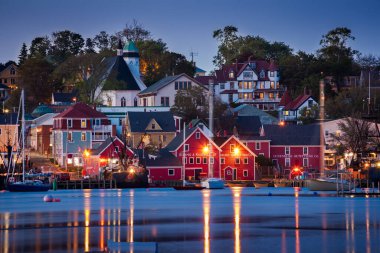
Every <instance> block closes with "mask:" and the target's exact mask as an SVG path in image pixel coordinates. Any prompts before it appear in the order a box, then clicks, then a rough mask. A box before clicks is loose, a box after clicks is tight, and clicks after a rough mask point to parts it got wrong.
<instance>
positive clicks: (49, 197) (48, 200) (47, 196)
mask: <svg viewBox="0 0 380 253" xmlns="http://www.w3.org/2000/svg"><path fill="white" fill-rule="evenodd" d="M44 202H53V196H51V195H45V196H44Z"/></svg>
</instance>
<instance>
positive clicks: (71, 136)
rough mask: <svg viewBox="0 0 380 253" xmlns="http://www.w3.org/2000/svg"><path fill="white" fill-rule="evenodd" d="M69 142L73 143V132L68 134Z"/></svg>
mask: <svg viewBox="0 0 380 253" xmlns="http://www.w3.org/2000/svg"><path fill="white" fill-rule="evenodd" d="M67 140H68V141H69V142H72V141H73V132H68V133H67Z"/></svg>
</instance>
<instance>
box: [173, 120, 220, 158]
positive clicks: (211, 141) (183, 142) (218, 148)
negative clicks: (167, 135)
mask: <svg viewBox="0 0 380 253" xmlns="http://www.w3.org/2000/svg"><path fill="white" fill-rule="evenodd" d="M197 130H199V131H200V132H201V133H202V134H203V136H204V137H206V138H207V140H208V142H209V143H212V144H213V145H214V147H215V148H216V149H217V150H219V151H222V149H221V148H220V147H218V145H216V143H215V142H214V141H213V140H211V139H210V138H209V137H208V136H207V135H206V134H205V133H204V132H203V131H202V129H200V128H199V127H198V126H197V128H196V129H195V130H194V131H193V132H192V133H191V134H190V135H189V136H188V137H187V138H186V139H185V140H184V141H182V143H181V144H180V145H178V147H177V148H176V149H174V150H170V151H171V152H175V151H177V150H178V149H179V148H180V147H181V146H182V145H185V144H186V142H187V140H189V139H190V137H191V136H193V135H194V134H195V132H196V131H197Z"/></svg>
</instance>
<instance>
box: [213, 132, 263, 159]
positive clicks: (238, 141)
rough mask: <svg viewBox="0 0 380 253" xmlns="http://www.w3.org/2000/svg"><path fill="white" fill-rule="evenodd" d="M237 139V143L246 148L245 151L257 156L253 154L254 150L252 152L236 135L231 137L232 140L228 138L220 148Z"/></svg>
mask: <svg viewBox="0 0 380 253" xmlns="http://www.w3.org/2000/svg"><path fill="white" fill-rule="evenodd" d="M232 138H233V139H235V140H236V141H237V143H239V144H240V145H241V146H242V147H244V149H245V150H247V151H248V152H249V153H250V154H251V155H253V156H255V157H256V156H257V155H256V154H255V153H253V152H252V150H250V149H249V148H248V147H247V146H246V145H244V144H243V143H242V142H241V141H240V140H239V139H238V138H236V137H235V135H231V137H230V138H228V139H227V140H226V141H225V142H224V143H223V144H222V145H221V146H220V148H222V147H223V146H224V145H226V144H227V143H228V142H229V141H230V140H231V139H232Z"/></svg>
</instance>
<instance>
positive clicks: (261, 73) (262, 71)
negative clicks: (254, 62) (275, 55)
mask: <svg viewBox="0 0 380 253" xmlns="http://www.w3.org/2000/svg"><path fill="white" fill-rule="evenodd" d="M260 78H265V71H264V70H263V69H262V70H261V71H260Z"/></svg>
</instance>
